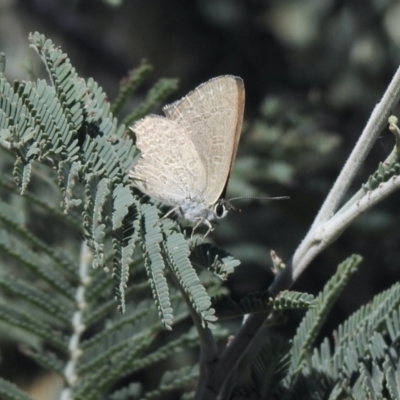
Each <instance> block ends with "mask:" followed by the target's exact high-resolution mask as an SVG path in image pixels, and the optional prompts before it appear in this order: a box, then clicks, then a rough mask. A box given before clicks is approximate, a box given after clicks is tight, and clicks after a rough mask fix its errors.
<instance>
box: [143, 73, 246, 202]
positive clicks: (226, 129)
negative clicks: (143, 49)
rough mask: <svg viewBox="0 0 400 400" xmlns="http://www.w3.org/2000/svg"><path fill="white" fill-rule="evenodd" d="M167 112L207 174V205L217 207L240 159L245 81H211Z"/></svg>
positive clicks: (169, 107)
mask: <svg viewBox="0 0 400 400" xmlns="http://www.w3.org/2000/svg"><path fill="white" fill-rule="evenodd" d="M163 111H164V113H165V115H166V116H167V118H168V119H170V120H173V121H175V122H176V123H178V125H179V126H181V127H183V130H184V131H185V134H187V135H188V136H189V137H190V140H191V142H192V143H193V145H194V147H195V148H196V150H197V153H198V156H199V158H200V160H201V163H202V164H203V165H204V168H205V174H206V185H205V187H204V191H203V192H201V193H200V187H199V195H201V196H202V197H203V199H204V202H205V203H206V204H209V205H212V204H214V203H215V202H216V201H217V200H218V199H219V198H220V196H221V194H222V192H223V191H224V189H225V187H226V184H227V181H228V178H229V175H230V172H231V170H232V167H233V162H234V160H235V157H236V151H237V147H238V143H239V138H240V133H241V129H242V121H243V112H244V85H243V81H242V79H240V78H237V77H234V76H229V75H226V76H221V77H218V78H214V79H211V80H210V81H208V82H206V83H204V84H202V85H200V86H199V87H197V88H196V89H195V90H194V91H192V92H190V93H189V94H188V95H187V96H185V97H184V98H183V99H182V100H179V101H177V102H175V103H173V104H170V105H168V106H166V107H164V109H163ZM138 147H139V146H138ZM202 190H203V188H202Z"/></svg>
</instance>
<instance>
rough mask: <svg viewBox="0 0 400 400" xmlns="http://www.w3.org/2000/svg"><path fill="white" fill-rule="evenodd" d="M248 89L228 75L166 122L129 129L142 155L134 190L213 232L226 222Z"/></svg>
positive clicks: (172, 107) (172, 110) (179, 104)
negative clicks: (215, 223) (215, 222)
mask: <svg viewBox="0 0 400 400" xmlns="http://www.w3.org/2000/svg"><path fill="white" fill-rule="evenodd" d="M244 94H245V92H244V84H243V80H242V79H241V78H238V77H236V76H230V75H224V76H219V77H217V78H213V79H211V80H209V81H207V82H205V83H203V84H202V85H200V86H198V87H197V88H196V89H194V90H193V91H192V92H190V93H189V94H188V95H186V96H185V97H183V98H182V99H181V100H178V101H176V102H175V103H172V104H169V105H166V106H165V107H164V108H163V112H164V114H165V117H163V116H159V115H149V116H147V117H145V118H143V119H141V120H139V121H137V122H136V123H135V124H134V125H133V126H132V127H131V128H130V129H131V130H132V131H133V132H134V133H135V135H136V146H137V148H138V149H139V150H140V151H141V155H140V158H139V161H138V163H137V164H136V165H135V167H134V168H133V169H132V170H131V172H130V176H131V177H132V178H133V184H134V186H136V187H137V188H138V189H139V190H141V191H142V192H143V193H145V194H147V195H149V196H151V197H153V198H155V199H157V200H159V201H161V202H163V203H165V204H166V205H169V206H172V207H173V208H172V209H171V210H170V211H169V212H168V213H167V214H166V215H165V216H164V217H163V218H165V217H166V216H168V215H170V214H171V213H173V212H177V213H178V214H179V215H181V216H183V217H184V218H185V219H187V220H190V221H193V222H197V224H196V225H195V227H194V228H193V232H194V230H195V229H196V228H197V227H198V226H200V225H201V224H205V225H206V226H207V227H208V231H207V233H206V234H205V236H207V235H208V233H209V232H210V231H212V230H213V227H212V225H211V223H210V221H213V220H215V219H220V218H223V217H225V215H226V214H227V212H228V210H229V208H231V206H230V205H229V203H228V202H227V201H226V200H224V196H225V192H226V188H227V184H228V181H229V177H230V174H231V172H232V168H233V163H234V161H235V157H236V152H237V148H238V144H239V138H240V133H241V130H242V123H243V113H244Z"/></svg>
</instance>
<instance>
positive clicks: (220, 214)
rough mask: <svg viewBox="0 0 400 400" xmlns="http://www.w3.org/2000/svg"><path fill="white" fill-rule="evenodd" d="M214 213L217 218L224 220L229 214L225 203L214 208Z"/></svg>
mask: <svg viewBox="0 0 400 400" xmlns="http://www.w3.org/2000/svg"><path fill="white" fill-rule="evenodd" d="M214 212H215V215H216V217H217V218H224V217H225V215H226V214H227V213H228V210H227V209H226V207H225V204H224V203H220V202H218V203H217V204H216V205H215V207H214Z"/></svg>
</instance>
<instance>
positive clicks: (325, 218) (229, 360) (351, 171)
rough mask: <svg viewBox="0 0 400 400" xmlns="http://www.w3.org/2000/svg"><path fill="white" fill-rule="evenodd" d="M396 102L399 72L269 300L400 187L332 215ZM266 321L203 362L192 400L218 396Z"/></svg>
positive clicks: (385, 187)
mask: <svg viewBox="0 0 400 400" xmlns="http://www.w3.org/2000/svg"><path fill="white" fill-rule="evenodd" d="M399 98H400V68H399V69H398V70H397V71H396V73H395V75H394V77H393V79H392V81H391V83H390V84H389V86H388V88H387V90H386V92H385V94H384V95H383V97H382V99H381V101H380V102H379V103H378V104H377V105H376V106H375V108H374V110H373V111H372V114H371V116H370V119H369V120H368V122H367V125H366V127H365V129H364V131H363V133H362V134H361V136H360V139H359V140H358V142H357V144H356V146H355V147H354V150H353V151H352V153H351V154H350V156H349V158H348V160H347V162H346V163H345V165H344V167H343V169H342V171H341V172H340V174H339V176H338V178H337V180H336V182H335V184H334V185H333V187H332V189H331V191H330V193H329V194H328V196H327V198H326V200H325V202H324V204H323V205H322V207H321V209H320V211H319V212H318V214H317V216H316V218H315V220H314V222H313V224H312V226H311V228H310V230H309V232H308V233H307V235H306V237H305V238H304V240H303V241H302V242H301V244H300V245H299V247H298V248H297V250H296V252H295V253H294V255H293V258H292V260H291V261H290V262H288V263H287V266H286V268H285V269H284V271H282V273H281V274H280V275H279V276H278V277H277V278H276V279H275V281H274V282H273V283H272V285H271V286H270V288H269V292H270V294H271V295H272V296H275V295H276V294H278V293H279V292H280V291H281V290H284V289H289V288H290V287H291V286H292V285H293V283H294V282H295V281H296V279H297V278H298V277H299V276H300V275H301V273H302V272H303V271H304V270H305V269H306V268H307V266H308V265H309V264H310V262H311V261H312V260H313V259H314V258H315V257H316V255H317V254H319V253H320V252H321V251H322V250H323V249H325V248H326V247H327V246H328V245H329V244H331V243H332V242H333V241H334V240H336V239H337V238H338V236H340V235H341V234H342V232H343V231H344V230H345V229H346V228H347V227H348V226H349V225H350V224H351V223H352V222H353V221H354V219H355V218H356V217H358V216H359V215H360V214H362V213H363V212H365V211H366V210H368V209H369V208H371V207H372V206H374V205H375V204H377V203H378V202H379V201H381V200H382V199H384V198H385V197H386V196H388V195H389V194H391V193H392V192H394V191H395V190H397V189H398V188H399V187H400V177H399V176H394V177H392V178H391V179H390V180H389V181H387V182H384V183H381V184H380V185H379V187H378V188H376V189H374V190H372V191H369V192H365V191H363V192H364V195H363V193H362V192H361V191H360V192H358V193H357V198H354V197H353V198H352V199H351V202H349V203H348V204H346V205H345V206H344V207H343V208H342V209H341V210H340V212H339V213H337V214H336V215H334V213H335V212H336V211H337V209H338V207H339V205H340V203H341V202H342V201H343V197H344V195H345V194H346V192H347V190H348V188H349V186H350V184H351V183H352V181H353V180H354V178H355V176H356V174H357V172H358V171H359V169H360V167H361V165H362V163H363V162H364V160H365V158H366V156H367V155H368V153H369V151H370V150H371V148H372V146H373V145H374V143H375V141H376V139H377V137H378V136H379V134H380V132H381V131H382V130H383V129H384V127H385V125H386V124H387V121H388V117H389V115H390V113H391V112H392V110H393V109H394V107H395V105H396V104H397V102H398V101H399ZM396 152H397V149H395V150H394V152H393V153H392V154H391V155H390V156H389V157H388V159H390V160H392V159H394V158H395V157H397V154H396ZM358 196H359V197H360V198H359V199H358ZM267 317H268V313H262V314H261V313H260V314H253V315H250V316H249V317H248V318H247V320H246V322H245V323H244V324H243V325H242V328H241V329H240V331H239V332H238V334H237V335H236V337H235V339H234V340H233V342H232V343H231V344H230V345H229V346H228V348H227V349H226V350H225V352H224V353H223V354H222V356H221V357H220V358H219V359H218V360H217V361H214V362H212V363H211V364H203V366H204V368H205V374H204V378H205V381H204V382H203V383H202V393H201V395H199V393H198V395H197V397H196V400H200V399H201V400H213V399H215V398H216V397H217V395H218V393H219V391H220V390H221V387H222V386H223V384H224V382H225V381H226V380H227V379H228V378H229V376H230V375H231V374H232V371H233V370H234V369H235V368H236V366H237V364H238V362H239V361H240V359H241V357H243V355H244V353H245V352H246V350H247V348H248V346H249V345H250V344H251V343H252V341H253V340H254V338H255V337H256V336H257V333H258V332H259V331H260V328H261V326H262V324H263V323H264V322H265V320H266V318H267Z"/></svg>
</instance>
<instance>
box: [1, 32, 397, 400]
mask: <svg viewBox="0 0 400 400" xmlns="http://www.w3.org/2000/svg"><path fill="white" fill-rule="evenodd" d="M30 41H31V46H32V47H33V49H34V50H35V51H36V52H37V53H38V55H39V56H40V57H41V59H42V60H43V62H44V65H45V67H46V69H47V72H48V78H49V80H50V84H48V83H47V82H46V81H45V80H41V79H38V80H36V81H32V82H14V83H13V84H10V83H9V82H8V80H7V79H6V77H5V75H4V68H5V58H4V57H3V56H1V55H0V94H1V95H0V143H1V145H2V154H3V155H4V158H3V159H4V165H6V166H7V168H8V170H9V171H11V158H13V162H14V166H13V168H12V175H13V177H14V182H11V179H10V178H9V177H8V176H7V174H3V176H1V177H0V190H1V196H2V197H1V200H0V252H1V255H2V257H1V262H0V267H1V271H0V329H1V332H2V334H3V335H7V334H8V335H9V336H10V338H12V340H14V341H18V342H22V343H24V346H23V352H24V354H25V355H27V356H29V357H30V358H32V359H33V360H34V361H35V362H36V363H37V364H38V365H40V366H42V367H43V368H44V369H45V370H48V371H53V372H54V373H56V374H57V375H59V376H61V378H62V379H63V382H64V387H63V392H62V394H61V396H63V397H62V398H71V399H82V400H91V399H103V398H109V399H114V400H122V399H156V398H162V397H163V396H167V395H174V394H175V393H176V392H177V391H179V393H183V392H185V394H184V395H182V399H183V398H185V399H189V398H194V396H195V394H194V392H193V390H194V388H195V385H196V382H197V380H198V379H199V378H200V379H201V377H202V370H201V368H200V369H199V367H198V365H197V364H195V362H194V361H188V360H184V361H182V360H180V359H179V356H180V355H182V352H183V351H184V350H187V349H196V350H197V348H198V346H199V338H200V343H201V344H202V346H203V347H202V349H201V352H202V353H203V352H205V353H207V350H208V351H209V349H207V346H205V345H204V342H207V340H208V338H210V337H211V331H210V329H209V328H214V329H213V330H212V340H215V341H226V338H227V335H228V332H227V331H226V330H225V329H222V328H221V326H220V324H219V323H217V317H218V318H220V319H222V318H233V317H238V316H240V317H241V316H243V315H246V314H258V315H265V316H267V315H269V319H268V320H267V321H268V323H269V325H273V324H276V323H278V322H281V321H282V318H281V317H282V313H283V312H284V311H285V310H292V309H307V310H308V311H307V313H306V315H305V317H304V318H303V321H302V323H301V324H300V326H299V328H298V330H297V332H296V334H295V335H294V337H293V338H292V340H290V341H289V342H286V341H283V340H281V339H277V338H274V337H268V339H266V340H265V341H264V342H263V346H262V347H261V350H260V351H258V352H257V355H256V356H254V357H253V359H252V362H251V365H250V368H249V369H248V371H247V372H248V373H247V374H246V377H245V378H243V377H240V379H238V381H237V382H233V383H232V385H231V387H227V389H226V393H228V392H231V394H232V397H231V398H254V399H267V398H271V399H273V398H280V399H281V398H282V399H313V398H316V399H317V398H329V399H341V398H344V397H345V396H348V397H349V398H383V397H385V398H393V399H395V398H398V397H399V390H398V387H399V382H400V373H399V366H400V360H399V357H398V354H399V350H400V349H399V343H400V333H399V332H400V309H399V306H400V285H398V284H395V285H394V286H393V287H392V288H390V289H389V290H387V291H386V292H384V293H382V294H381V295H379V296H377V297H376V298H375V299H374V300H373V302H372V303H371V304H369V305H368V306H365V307H362V308H361V309H360V310H359V311H357V312H356V313H354V315H353V316H351V317H350V318H349V319H348V320H347V321H346V322H344V323H343V324H342V325H341V326H340V327H339V328H338V330H337V334H336V335H335V345H334V346H333V345H332V344H331V342H330V340H329V339H324V340H322V342H321V343H320V344H316V342H317V337H318V334H319V332H320V330H321V327H322V325H323V322H324V321H325V319H326V317H327V315H328V313H329V311H330V310H331V308H332V305H333V303H334V301H335V300H336V299H337V297H338V296H339V294H340V293H341V291H342V289H343V287H344V285H345V284H346V283H347V282H348V280H349V279H350V277H351V276H352V274H353V273H354V272H355V271H356V269H357V267H358V265H359V263H360V261H361V258H360V257H358V256H352V257H350V258H349V259H348V260H346V261H345V262H344V263H342V264H341V265H340V266H339V268H338V271H337V273H336V274H335V276H334V277H333V278H332V279H331V280H330V281H329V282H328V284H327V285H326V286H325V288H324V290H323V291H322V292H321V294H320V295H319V296H318V297H317V298H315V299H314V297H313V296H310V295H308V294H305V293H299V292H295V291H282V292H280V293H279V295H277V296H276V297H271V296H270V294H269V293H268V292H267V291H266V292H263V293H250V294H247V295H246V296H244V297H243V299H241V300H239V301H234V300H232V299H231V298H230V297H229V296H228V294H227V290H226V289H225V288H223V287H222V281H223V280H226V279H227V278H228V276H229V274H231V273H232V272H233V271H234V270H235V268H236V267H237V266H238V265H239V264H240V263H239V261H238V260H236V259H235V258H234V257H233V256H231V255H230V254H228V253H227V252H225V251H222V250H220V249H218V248H216V247H214V246H212V245H210V244H207V243H203V241H202V240H201V238H200V237H198V236H195V237H194V238H193V239H188V238H187V237H186V232H185V231H184V230H182V229H181V227H180V226H179V225H178V224H177V223H175V222H173V221H172V220H170V219H162V220H161V219H160V216H161V213H160V211H159V209H158V208H157V207H156V205H155V204H153V203H152V202H151V201H150V200H149V199H148V198H146V197H144V196H143V195H141V194H140V193H137V192H136V191H135V190H134V189H133V188H132V187H131V183H130V181H129V178H128V172H129V170H130V169H131V168H132V166H133V165H134V163H135V162H136V160H137V158H138V156H139V153H138V151H137V150H136V148H135V146H134V141H133V140H132V139H131V138H130V136H129V131H128V129H127V127H126V124H131V123H132V122H133V121H134V120H136V119H137V118H140V117H142V116H144V115H145V114H147V113H149V112H151V111H152V110H153V108H154V107H155V106H157V105H159V104H160V103H162V102H163V101H164V100H165V99H166V97H167V96H168V95H169V94H170V93H171V92H172V91H173V90H175V88H176V85H177V82H176V80H165V79H164V80H160V81H159V82H158V83H156V84H155V86H154V87H153V88H152V89H151V90H150V91H149V94H148V96H147V98H146V100H145V101H144V103H142V104H141V105H139V106H138V107H137V108H136V109H135V110H133V112H131V113H130V115H124V105H125V103H126V101H127V99H128V98H129V96H130V95H131V94H132V93H133V92H134V90H136V89H137V87H138V86H139V85H140V84H141V83H142V81H143V79H144V78H145V77H146V76H147V74H148V73H149V71H150V69H151V68H150V66H149V65H148V64H147V63H145V62H144V63H142V64H141V65H140V66H139V67H138V68H137V69H136V70H133V71H132V72H131V73H130V74H129V75H128V77H127V78H126V79H125V80H124V81H123V82H122V83H121V87H120V92H119V94H118V96H117V98H116V101H115V103H114V104H113V105H112V104H110V103H109V102H108V100H107V96H106V94H105V93H104V92H103V90H102V88H101V87H100V86H99V85H98V84H97V83H96V82H95V81H94V80H93V79H88V80H85V79H82V78H81V77H79V76H78V74H77V73H76V71H75V69H74V67H73V66H72V64H71V62H70V60H69V58H68V56H67V55H66V54H64V53H63V52H62V51H61V49H59V48H57V47H55V46H54V45H53V43H52V42H51V41H50V40H47V39H46V38H45V37H44V36H43V35H40V34H38V33H35V34H33V35H31V36H30ZM267 106H268V105H266V110H264V111H265V113H267V114H268V107H267ZM115 114H118V116H119V117H120V118H121V119H122V120H124V121H125V124H121V123H120V122H119V120H118V119H117V118H116V117H115ZM260 123H261V122H260ZM258 128H260V129H264V128H265V126H263V127H260V126H259V127H258ZM256 130H257V127H255V130H253V133H252V134H256ZM272 136H273V135H272ZM271 140H272V139H271ZM322 142H324V140H322V141H321V142H320V143H319V144H318V143H317V144H316V143H315V142H310V143H308V144H307V146H309V147H310V149H313V148H314V147H315V146H317V147H318V146H322V147H323V143H322ZM325 145H326V143H325ZM328 145H329V146H335V145H336V142H335V140H332V141H331V142H330V143H328ZM313 146H314V147H313ZM287 148H290V143H287ZM385 168H388V171H389V175H390V174H394V173H397V172H398V165H397V164H393V165H390V166H387V167H385ZM385 168H384V167H383V166H381V167H380V169H379V171H378V175H376V174H375V175H374V176H373V177H371V179H372V180H371V179H370V181H369V182H368V184H367V185H369V186H368V190H370V189H371V188H373V187H376V185H379V183H380V182H383V181H385V180H387V178H388V172H387V171H386V169H385ZM10 175H11V173H10ZM290 175H291V173H289V174H288V175H286V176H287V177H288V176H289V177H290ZM282 179H283V178H282ZM366 188H367V187H366ZM21 195H23V196H21ZM59 205H61V208H60V207H59ZM43 221H44V222H43ZM109 271H112V272H111V274H110V273H108V272H109ZM113 296H114V298H113ZM211 296H213V300H211ZM117 309H119V310H120V311H121V313H118V312H117ZM189 317H192V319H193V320H194V321H195V324H194V325H195V326H196V328H197V330H195V329H188V328H187V326H189V325H190V324H188V323H187V320H188V318H189ZM173 326H174V327H175V326H176V327H177V331H178V333H175V332H174V334H175V336H174V335H173V334H172V333H169V332H168V333H166V332H165V330H172V327H173ZM4 328H6V329H4ZM208 344H209V343H207V345H208ZM214 345H215V344H214ZM210 347H212V345H211V346H210ZM215 347H216V346H215ZM228 347H229V346H228ZM205 350H206V351H205ZM182 358H184V359H185V358H186V357H185V356H184V357H182ZM221 358H222V357H221ZM177 360H179V361H177ZM162 363H164V365H163V364H162ZM167 364H168V365H169V364H171V367H169V366H168V367H165V365H167ZM160 365H163V366H162V369H163V374H162V377H161V378H160V379H159V381H158V382H155V383H153V386H152V387H144V386H142V384H141V382H140V378H139V377H140V374H144V373H145V371H146V369H147V368H150V367H154V366H157V367H159V366H160ZM160 376H161V374H160ZM200 383H201V382H200ZM0 397H1V398H2V399H3V398H4V399H21V400H23V399H29V398H30V397H29V396H28V395H27V394H25V393H24V392H23V391H21V390H20V389H18V388H17V387H16V386H14V385H12V384H11V383H9V382H8V381H6V380H4V379H2V378H0Z"/></svg>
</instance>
